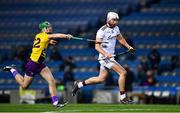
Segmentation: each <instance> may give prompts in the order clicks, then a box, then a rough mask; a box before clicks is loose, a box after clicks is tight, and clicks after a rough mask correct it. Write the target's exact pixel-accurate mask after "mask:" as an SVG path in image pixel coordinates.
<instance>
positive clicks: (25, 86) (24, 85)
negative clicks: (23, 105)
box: [21, 84, 29, 89]
mask: <svg viewBox="0 0 180 113" xmlns="http://www.w3.org/2000/svg"><path fill="white" fill-rule="evenodd" d="M28 86H29V85H28V84H22V85H21V87H22V88H23V89H27V88H28Z"/></svg>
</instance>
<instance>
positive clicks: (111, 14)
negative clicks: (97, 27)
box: [107, 12, 119, 21]
mask: <svg viewBox="0 0 180 113" xmlns="http://www.w3.org/2000/svg"><path fill="white" fill-rule="evenodd" d="M112 19H119V16H118V14H117V13H115V12H108V14H107V21H109V20H112Z"/></svg>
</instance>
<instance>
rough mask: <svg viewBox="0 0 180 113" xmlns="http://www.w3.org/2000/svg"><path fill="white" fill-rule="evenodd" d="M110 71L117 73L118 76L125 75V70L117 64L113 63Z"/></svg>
mask: <svg viewBox="0 0 180 113" xmlns="http://www.w3.org/2000/svg"><path fill="white" fill-rule="evenodd" d="M111 69H112V70H114V71H115V72H117V73H118V74H125V73H126V70H125V69H124V68H123V67H122V66H121V65H120V64H119V63H118V62H114V63H113V65H112V67H111Z"/></svg>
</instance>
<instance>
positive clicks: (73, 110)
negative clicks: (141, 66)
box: [0, 104, 180, 113]
mask: <svg viewBox="0 0 180 113" xmlns="http://www.w3.org/2000/svg"><path fill="white" fill-rule="evenodd" d="M0 112H3V113H27V112H28V113H32V112H36V113H122V112H126V113H133V112H141V113H147V112H149V113H152V112H153V113H166V112H169V113H180V105H122V104H68V105H67V106H65V107H63V108H56V107H53V106H52V105H51V104H33V105H29V104H0Z"/></svg>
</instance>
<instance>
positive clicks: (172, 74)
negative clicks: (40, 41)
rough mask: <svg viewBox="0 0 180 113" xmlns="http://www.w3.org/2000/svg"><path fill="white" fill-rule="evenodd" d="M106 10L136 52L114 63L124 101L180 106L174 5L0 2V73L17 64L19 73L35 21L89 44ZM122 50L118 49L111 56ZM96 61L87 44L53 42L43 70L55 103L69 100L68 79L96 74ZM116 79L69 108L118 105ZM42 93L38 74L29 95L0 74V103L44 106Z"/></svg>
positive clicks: (179, 6) (135, 0)
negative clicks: (123, 76)
mask: <svg viewBox="0 0 180 113" xmlns="http://www.w3.org/2000/svg"><path fill="white" fill-rule="evenodd" d="M109 11H115V12H117V13H118V14H119V16H120V21H119V25H118V26H119V28H120V30H121V33H122V34H123V36H124V37H125V38H126V40H127V41H128V43H130V44H131V45H132V46H133V47H134V48H135V49H136V53H135V54H133V55H131V54H127V55H122V56H119V57H116V59H117V61H118V62H119V63H120V64H122V65H123V66H124V67H125V68H126V69H127V71H128V75H127V82H126V83H127V85H126V86H127V87H126V89H127V91H128V94H129V96H130V97H131V98H132V99H133V100H134V101H135V102H136V103H144V104H154V103H159V104H179V103H180V60H179V57H180V56H179V55H180V0H1V1H0V67H1V68H2V67H3V66H5V65H10V64H16V65H17V67H18V69H19V70H20V72H21V73H24V69H23V65H24V64H25V63H26V60H27V58H28V56H29V54H30V52H31V47H32V42H33V38H34V36H35V34H36V33H38V32H39V30H38V24H39V23H40V22H42V21H45V20H47V21H49V22H51V23H52V25H53V29H54V32H60V33H70V34H72V35H74V36H77V37H84V38H90V39H95V35H96V31H97V30H98V29H99V28H100V27H101V26H102V25H103V24H105V22H106V14H107V12H109ZM125 50H126V49H125V48H123V47H122V46H120V45H118V44H117V47H116V53H118V52H123V51H125ZM97 56H98V53H97V52H96V51H95V49H94V44H93V43H88V42H86V41H78V40H58V44H57V45H56V46H50V47H49V49H48V50H47V61H46V64H47V65H48V66H49V67H50V68H51V70H52V72H53V74H54V77H55V78H56V80H57V88H58V92H59V93H58V94H59V97H60V99H61V100H63V99H64V98H70V95H71V94H70V91H71V88H72V84H73V81H74V80H84V79H86V78H89V77H92V76H95V75H98V70H99V69H98V68H99V63H98V61H97ZM117 79H118V75H117V74H116V73H114V72H111V71H110V72H109V77H108V78H107V80H106V82H105V83H103V84H100V85H94V86H88V87H85V88H83V89H82V90H80V92H79V93H78V96H77V97H75V98H73V99H72V100H71V102H72V103H76V102H77V103H117V102H118V87H117ZM47 88H48V86H47V83H46V82H45V81H43V80H42V79H41V78H40V77H39V76H38V75H37V76H36V78H35V80H34V81H33V83H32V85H31V86H30V88H29V89H30V90H31V91H32V92H33V91H34V93H35V94H34V93H33V94H32V93H30V91H28V90H27V92H24V93H21V96H19V85H18V84H17V83H16V82H15V80H14V78H13V76H12V75H11V74H10V73H5V72H2V70H0V98H1V99H0V103H50V97H49V94H48V89H47ZM26 94H27V95H26ZM28 94H29V95H28ZM31 96H32V97H31Z"/></svg>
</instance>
